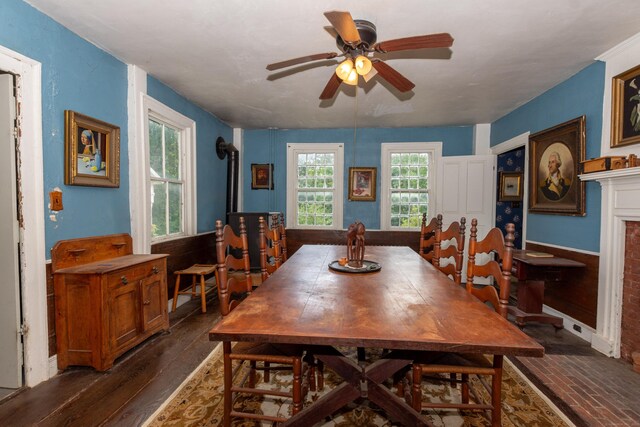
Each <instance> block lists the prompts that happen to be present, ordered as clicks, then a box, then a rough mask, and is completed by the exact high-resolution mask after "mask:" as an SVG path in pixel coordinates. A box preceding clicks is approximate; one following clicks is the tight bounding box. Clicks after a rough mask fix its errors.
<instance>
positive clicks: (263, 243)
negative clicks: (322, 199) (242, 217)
mask: <svg viewBox="0 0 640 427" xmlns="http://www.w3.org/2000/svg"><path fill="white" fill-rule="evenodd" d="M271 221H272V226H271V228H268V227H267V224H266V221H265V220H264V218H262V217H260V218H259V219H258V223H259V235H260V274H261V277H262V282H263V283H264V281H265V280H267V279H268V278H269V276H271V274H273V273H274V272H275V271H276V270H277V269H278V268H280V266H281V265H282V262H281V257H282V253H281V252H280V249H281V243H282V240H281V237H282V235H280V234H279V231H280V230H284V227H283V226H282V224H281V223H278V215H277V214H274V215H273V216H272V218H271ZM305 362H306V363H307V365H308V369H309V371H308V380H309V390H311V391H316V389H320V390H322V389H323V388H324V366H323V363H322V362H321V361H320V360H318V359H316V358H315V357H314V356H313V349H311V348H308V349H307V351H306V355H305Z"/></svg>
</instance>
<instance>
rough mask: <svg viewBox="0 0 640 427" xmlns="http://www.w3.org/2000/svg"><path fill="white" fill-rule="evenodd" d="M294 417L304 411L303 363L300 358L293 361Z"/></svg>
mask: <svg viewBox="0 0 640 427" xmlns="http://www.w3.org/2000/svg"><path fill="white" fill-rule="evenodd" d="M292 387H293V390H292V392H293V415H295V414H297V413H298V412H300V410H302V362H301V360H300V359H299V358H296V359H294V361H293V384H292Z"/></svg>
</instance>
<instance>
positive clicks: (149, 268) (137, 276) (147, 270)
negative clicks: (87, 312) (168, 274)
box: [107, 260, 164, 289]
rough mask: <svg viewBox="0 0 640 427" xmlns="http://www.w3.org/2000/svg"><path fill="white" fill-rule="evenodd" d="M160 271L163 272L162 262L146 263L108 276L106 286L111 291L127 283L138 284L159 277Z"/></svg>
mask: <svg viewBox="0 0 640 427" xmlns="http://www.w3.org/2000/svg"><path fill="white" fill-rule="evenodd" d="M162 271H164V263H163V262H162V260H158V261H152V262H146V263H143V264H139V265H136V266H133V267H131V268H128V269H127V270H123V271H118V272H115V273H111V274H109V276H108V277H107V286H108V287H109V289H113V288H116V287H119V286H124V285H127V284H129V283H134V282H139V281H140V280H142V279H146V278H148V277H152V276H154V275H159V274H160V273H161V272H162Z"/></svg>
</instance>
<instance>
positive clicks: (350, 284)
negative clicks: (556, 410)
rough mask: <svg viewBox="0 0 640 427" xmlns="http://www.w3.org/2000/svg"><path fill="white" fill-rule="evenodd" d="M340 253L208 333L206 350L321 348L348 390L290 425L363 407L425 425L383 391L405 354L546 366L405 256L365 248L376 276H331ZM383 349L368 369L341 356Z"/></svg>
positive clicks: (323, 252) (518, 337) (502, 326)
mask: <svg viewBox="0 0 640 427" xmlns="http://www.w3.org/2000/svg"><path fill="white" fill-rule="evenodd" d="M346 252H347V249H346V246H332V245H304V246H302V247H301V248H300V249H299V250H298V251H297V252H296V253H295V254H294V255H293V256H292V257H290V258H289V260H288V261H287V262H286V263H284V264H283V265H282V266H281V267H280V268H279V269H278V270H277V271H276V272H275V273H274V274H273V275H272V276H271V277H269V279H267V280H266V281H265V282H264V283H263V284H262V285H260V286H259V287H258V288H257V289H256V290H255V291H254V292H253V293H252V294H251V295H250V296H249V297H248V298H247V299H245V300H244V301H243V302H242V303H241V304H240V305H239V306H238V307H236V308H235V309H234V310H233V311H232V312H231V313H230V314H229V315H228V316H226V317H224V318H223V319H222V320H220V321H219V322H218V323H217V324H216V325H215V326H214V327H213V328H212V329H211V331H210V332H209V339H210V340H212V341H253V342H269V343H289V344H305V345H313V346H319V347H317V348H316V351H314V356H315V357H316V358H318V359H319V360H321V361H323V362H324V363H325V365H326V366H328V367H330V368H331V369H332V370H334V371H335V372H336V373H337V374H338V375H340V376H341V377H342V378H343V379H344V382H343V383H342V384H340V385H339V386H338V387H336V388H335V389H333V390H331V392H329V393H328V394H326V395H324V396H322V397H321V398H320V399H318V400H317V401H316V402H314V403H312V404H311V405H309V406H307V407H306V408H304V409H303V410H302V411H300V412H299V413H297V414H296V415H295V416H293V417H291V418H290V419H288V420H287V422H286V423H284V425H309V426H310V425H313V424H315V423H317V422H319V421H322V420H323V419H324V418H325V417H326V416H329V415H331V414H332V413H334V412H335V411H336V410H338V409H339V408H341V407H343V406H344V405H346V404H348V403H350V402H352V401H354V400H357V399H359V398H366V399H367V400H369V401H371V402H373V403H375V404H376V405H378V406H379V407H381V408H382V409H383V410H384V411H385V412H386V414H387V416H388V417H389V418H390V419H391V420H393V421H395V422H400V423H402V424H404V425H429V423H428V422H427V421H426V420H425V418H424V417H422V416H421V415H420V413H418V412H417V411H415V410H414V409H413V408H411V406H410V405H408V404H407V403H406V402H405V401H404V400H403V399H401V398H399V397H397V396H396V395H395V394H393V393H392V392H391V390H390V389H389V388H388V387H387V386H385V385H383V384H382V383H383V382H384V381H386V380H387V379H389V378H390V377H391V376H392V375H393V374H394V373H396V372H398V371H399V370H401V369H403V368H405V367H407V366H409V365H410V364H411V363H412V360H411V357H410V354H411V352H407V351H406V350H423V351H443V352H458V353H482V354H502V355H506V356H529V357H542V356H543V354H544V348H543V347H542V346H541V345H540V344H538V343H537V342H536V341H535V340H534V339H532V338H530V337H529V336H527V335H526V334H524V333H523V332H522V331H520V330H519V329H518V328H517V327H515V326H514V325H512V324H511V323H509V322H508V321H507V320H506V319H505V318H503V317H501V316H499V315H498V314H497V313H496V312H495V311H493V310H491V309H490V308H489V307H487V306H486V305H484V304H483V303H481V302H480V301H479V300H477V299H476V298H475V297H473V296H472V295H470V294H469V293H468V292H466V290H465V289H464V288H462V287H460V286H457V285H455V284H454V282H453V281H452V280H451V279H449V278H448V277H446V276H445V275H444V274H442V273H441V272H440V271H439V270H437V269H436V268H434V267H433V266H432V265H431V264H430V263H428V262H426V261H425V260H424V259H422V258H421V257H420V256H419V255H418V254H417V253H416V252H414V251H413V250H412V249H410V248H408V247H397V246H369V247H366V253H365V260H369V261H375V262H377V263H379V264H380V266H381V269H380V270H379V271H376V272H368V273H344V272H338V271H334V270H332V269H330V268H329V267H328V265H329V264H330V263H332V262H333V261H334V260H337V259H339V258H341V257H344V256H346ZM342 346H346V347H360V348H365V349H367V348H378V349H380V348H382V349H387V350H389V352H388V355H387V356H386V357H384V358H382V359H379V360H377V361H375V362H373V363H371V364H369V365H367V366H363V364H362V363H358V362H357V361H354V360H352V359H349V358H347V357H346V356H345V355H343V354H342V353H341V352H340V350H339V347H342Z"/></svg>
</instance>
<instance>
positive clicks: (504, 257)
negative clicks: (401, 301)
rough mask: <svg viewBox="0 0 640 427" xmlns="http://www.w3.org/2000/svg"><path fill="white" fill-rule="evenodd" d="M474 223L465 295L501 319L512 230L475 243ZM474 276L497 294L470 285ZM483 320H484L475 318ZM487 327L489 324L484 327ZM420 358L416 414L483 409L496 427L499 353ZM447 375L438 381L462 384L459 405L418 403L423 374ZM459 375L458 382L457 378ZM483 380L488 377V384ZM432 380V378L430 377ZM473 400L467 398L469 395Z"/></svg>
mask: <svg viewBox="0 0 640 427" xmlns="http://www.w3.org/2000/svg"><path fill="white" fill-rule="evenodd" d="M477 232H478V221H477V219H475V218H474V219H473V220H472V221H471V233H470V236H469V261H468V264H467V283H466V289H467V292H469V293H471V294H472V295H474V296H476V297H477V298H478V299H480V301H482V302H484V303H487V302H489V303H491V305H492V306H493V309H494V310H495V311H496V312H497V313H498V314H500V315H501V316H503V317H505V318H506V317H507V308H506V304H507V299H508V297H509V285H510V280H511V265H512V262H513V240H514V232H515V227H514V225H513V224H511V223H510V224H507V226H506V232H507V233H506V236H504V237H503V235H502V232H501V231H500V229H498V228H493V229H492V230H490V231H489V233H488V234H487V236H486V237H485V238H484V239H483V240H481V241H478V240H477ZM480 253H485V254H494V257H495V258H494V259H492V260H490V261H489V262H487V263H486V264H482V265H478V264H476V258H477V256H478V254H480ZM474 277H492V278H493V280H494V281H495V284H496V286H497V287H498V288H499V293H498V292H497V291H496V288H495V287H494V286H492V285H486V286H484V287H482V288H479V287H476V286H474V284H473V280H474ZM477 320H478V321H480V322H481V321H483V320H485V319H477ZM486 327H488V328H490V327H491V325H490V324H487V325H486ZM420 356H421V357H420V358H419V359H418V360H416V361H415V362H414V363H413V367H412V371H413V373H412V383H413V385H412V388H411V398H412V406H413V407H414V409H415V410H416V411H420V410H422V409H430V408H459V409H466V410H487V411H489V412H490V416H491V425H492V426H494V427H495V426H500V425H501V421H500V417H501V398H500V394H501V389H502V387H501V386H502V365H503V356H502V355H499V354H494V355H481V354H462V353H461V354H458V353H445V354H442V353H441V354H438V353H427V352H425V353H421V355H420ZM437 374H445V375H446V374H449V375H450V377H449V378H448V379H444V378H442V377H439V378H438V380H439V381H445V382H450V383H451V384H452V386H453V387H455V384H456V383H458V382H460V383H462V389H461V402H460V403H438V402H422V390H421V387H420V386H421V382H422V380H423V378H424V376H425V375H430V376H432V375H437ZM457 375H460V378H461V380H458V379H457ZM469 375H477V377H478V378H479V380H480V383H481V384H482V385H483V387H484V388H485V389H486V391H487V393H488V394H489V396H490V402H486V403H483V401H482V399H480V397H479V395H478V392H477V391H476V390H474V389H473V388H472V387H470V383H469ZM485 377H490V378H491V384H489V383H488V381H487V380H486V378H485ZM430 378H431V379H433V377H430ZM470 392H471V394H472V395H473V397H474V400H473V401H471V400H470V399H469V393H470Z"/></svg>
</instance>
